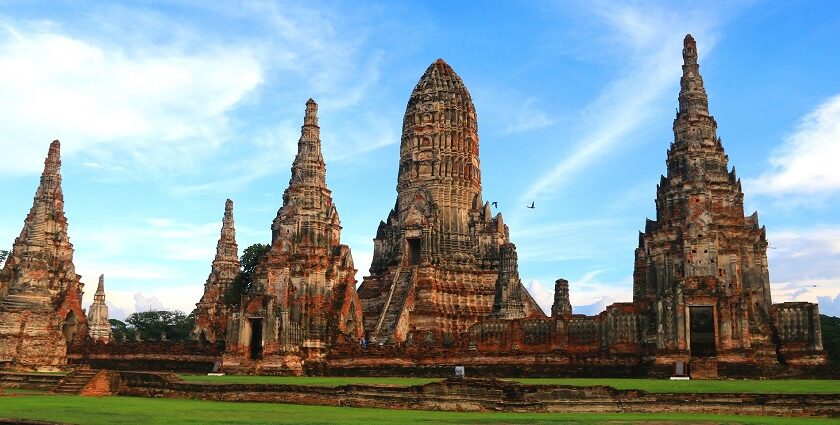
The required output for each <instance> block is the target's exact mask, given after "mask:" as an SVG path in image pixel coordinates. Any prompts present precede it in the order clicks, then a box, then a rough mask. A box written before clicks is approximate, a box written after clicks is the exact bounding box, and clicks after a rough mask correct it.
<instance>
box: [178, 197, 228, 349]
mask: <svg viewBox="0 0 840 425" xmlns="http://www.w3.org/2000/svg"><path fill="white" fill-rule="evenodd" d="M239 268H240V264H239V246H238V245H237V244H236V228H235V227H234V223H233V201H231V200H230V199H228V200H227V201H225V214H224V216H223V217H222V230H221V233H220V235H219V241H218V242H216V257H215V258H213V263H212V264H211V265H210V275H209V276H207V281H206V282H205V283H204V294H203V295H202V296H201V300H199V302H198V304H196V305H195V307H196V311H195V327H194V328H193V331H192V333H191V335H190V339H193V340H198V341H203V342H210V343H217V342H220V341H224V340H225V334H226V330H227V317H228V315H227V313H228V311H227V310H228V308H227V306H226V305H225V292H227V289H228V287H230V284H231V283H232V282H233V279H234V278H236V275H237V274H238V273H239Z"/></svg>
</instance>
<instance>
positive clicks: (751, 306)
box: [633, 35, 775, 360]
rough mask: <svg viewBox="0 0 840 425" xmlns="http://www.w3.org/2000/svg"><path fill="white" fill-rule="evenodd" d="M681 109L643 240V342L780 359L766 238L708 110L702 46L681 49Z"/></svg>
mask: <svg viewBox="0 0 840 425" xmlns="http://www.w3.org/2000/svg"><path fill="white" fill-rule="evenodd" d="M683 60H684V64H683V67H682V68H683V75H682V78H681V79H680V94H679V110H678V112H677V116H676V118H675V119H674V141H673V142H672V143H671V146H670V149H669V150H668V154H667V160H666V165H667V170H668V172H667V176H662V177H661V179H660V183H659V185H658V186H657V189H656V220H648V221H647V223H646V225H645V231H644V232H643V233H640V235H639V247H638V248H637V249H636V260H635V271H634V274H633V301H634V303H636V305H637V306H639V307H640V311H643V312H646V313H644V314H643V316H642V324H643V328H642V332H643V338H644V341H645V342H646V343H647V344H649V345H650V346H653V347H655V348H656V349H657V350H666V351H669V352H675V353H690V354H691V356H693V357H696V356H707V357H715V356H717V357H720V356H728V355H735V356H739V357H740V358H744V356H745V355H746V357H748V358H750V359H753V358H755V359H757V360H760V359H769V360H772V359H774V358H775V352H774V348H773V344H772V341H771V335H772V318H771V301H770V278H769V273H768V268H767V239H766V235H765V229H764V227H762V226H759V223H758V214H757V213H753V214H752V215H750V216H746V217H745V216H744V194H743V192H742V191H741V181H740V180H739V179H738V178H737V177H736V175H735V169H734V168H733V169H731V170H730V169H729V168H728V157H727V156H726V154H725V153H724V150H723V146H722V145H721V139H720V138H719V137H718V136H717V123H716V122H715V119H714V118H713V117H712V116H711V115H710V114H709V105H708V97H707V95H706V90H705V88H704V87H703V78H702V77H701V76H700V67H699V65H698V62H697V46H696V43H695V41H694V38H692V36H691V35H687V36H686V37H685V41H684V47H683Z"/></svg>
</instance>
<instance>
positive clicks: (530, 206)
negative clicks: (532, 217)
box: [525, 202, 536, 209]
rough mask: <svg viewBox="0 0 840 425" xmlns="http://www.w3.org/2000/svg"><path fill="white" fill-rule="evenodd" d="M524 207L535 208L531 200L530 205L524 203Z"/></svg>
mask: <svg viewBox="0 0 840 425" xmlns="http://www.w3.org/2000/svg"><path fill="white" fill-rule="evenodd" d="M525 208H530V209H534V208H536V207H534V203H533V202H531V205H526V206H525Z"/></svg>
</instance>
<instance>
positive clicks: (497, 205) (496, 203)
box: [490, 202, 499, 208]
mask: <svg viewBox="0 0 840 425" xmlns="http://www.w3.org/2000/svg"><path fill="white" fill-rule="evenodd" d="M490 205H492V206H493V208H499V203H498V202H491V203H490Z"/></svg>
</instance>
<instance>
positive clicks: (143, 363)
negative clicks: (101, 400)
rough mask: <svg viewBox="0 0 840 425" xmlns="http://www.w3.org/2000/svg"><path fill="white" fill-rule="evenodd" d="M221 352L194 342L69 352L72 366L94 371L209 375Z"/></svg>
mask: <svg viewBox="0 0 840 425" xmlns="http://www.w3.org/2000/svg"><path fill="white" fill-rule="evenodd" d="M221 357H222V355H221V351H219V350H218V349H217V348H216V347H214V346H211V345H205V344H200V343H198V342H195V341H187V342H184V341H164V342H161V341H149V342H144V341H139V342H136V341H130V342H112V343H108V344H103V343H84V344H75V345H71V346H70V347H68V349H67V362H68V363H69V364H70V365H87V366H90V367H91V368H93V369H110V370H148V371H163V372H194V373H207V372H210V371H211V370H212V369H213V365H214V364H215V363H216V362H217V361H219V360H221Z"/></svg>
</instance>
